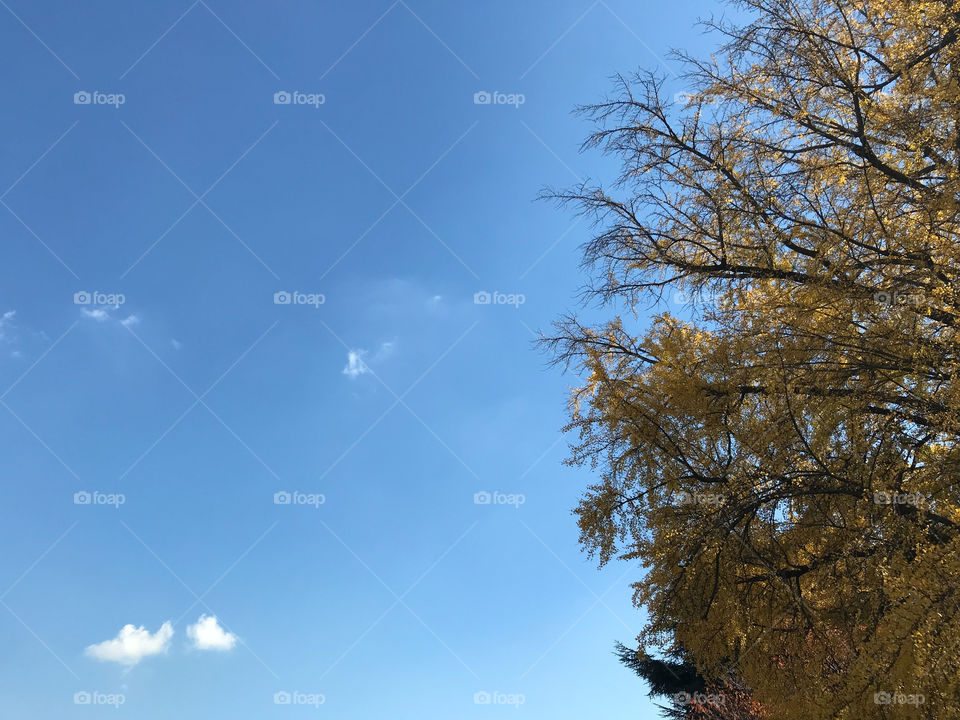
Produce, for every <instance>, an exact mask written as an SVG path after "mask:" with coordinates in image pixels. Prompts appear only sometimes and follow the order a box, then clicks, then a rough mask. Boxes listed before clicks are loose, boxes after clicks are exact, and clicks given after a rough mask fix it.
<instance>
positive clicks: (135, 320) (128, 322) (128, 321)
mask: <svg viewBox="0 0 960 720" xmlns="http://www.w3.org/2000/svg"><path fill="white" fill-rule="evenodd" d="M120 324H121V325H123V326H124V327H133V326H134V325H139V324H140V318H139V317H138V316H136V315H128V316H127V317H126V318H124V319H123V320H121V321H120Z"/></svg>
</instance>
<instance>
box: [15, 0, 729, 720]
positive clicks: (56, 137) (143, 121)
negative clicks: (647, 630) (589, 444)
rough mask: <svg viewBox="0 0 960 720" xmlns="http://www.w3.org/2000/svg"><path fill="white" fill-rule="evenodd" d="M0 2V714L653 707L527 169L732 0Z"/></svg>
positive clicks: (573, 239) (570, 231) (557, 230)
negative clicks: (586, 450)
mask: <svg viewBox="0 0 960 720" xmlns="http://www.w3.org/2000/svg"><path fill="white" fill-rule="evenodd" d="M0 6H2V7H0V56H2V59H3V63H4V67H5V68H6V70H5V72H4V73H3V74H2V77H0V83H2V94H3V97H4V102H3V108H4V110H3V113H2V115H0V157H2V166H0V172H2V175H0V237H2V241H3V244H2V248H3V249H2V253H3V254H2V262H0V403H2V404H0V454H2V458H3V463H2V481H3V502H2V507H3V522H2V523H0V541H2V545H3V548H4V551H3V553H0V603H2V605H0V676H2V678H3V682H0V710H2V712H0V715H2V716H3V718H4V719H5V720H7V719H15V718H30V719H31V720H45V719H48V718H49V719H54V718H57V719H59V718H64V717H94V716H103V717H123V716H126V717H134V718H138V720H141V719H142V720H151V719H153V718H164V719H166V718H171V717H177V718H184V719H185V720H189V719H191V718H220V717H224V718H226V717H243V718H252V719H259V718H274V717H276V718H283V717H336V718H371V717H389V718H416V719H418V720H422V719H423V718H486V717H530V718H550V719H552V720H554V719H558V718H588V717H589V718H593V717H601V718H652V717H655V716H656V709H655V707H654V706H653V705H652V704H651V702H650V701H649V700H648V699H647V698H646V689H645V687H644V686H643V684H642V683H641V682H640V681H639V680H638V679H637V678H635V677H634V676H632V675H631V674H630V673H629V672H628V671H627V670H625V669H623V668H622V667H621V666H620V665H619V664H618V663H617V662H616V660H615V659H614V657H613V655H612V654H611V651H612V646H613V643H614V642H615V641H617V640H620V641H623V642H626V643H629V642H631V641H632V639H633V638H634V636H635V635H636V633H637V632H638V630H639V628H640V624H641V621H642V616H641V615H640V614H639V613H638V611H637V610H636V609H634V608H633V607H632V606H631V603H630V594H631V591H630V588H629V582H630V581H631V580H634V579H636V578H638V577H639V570H638V569H637V568H636V567H635V566H631V565H627V564H624V563H613V564H612V565H611V566H610V567H608V568H605V569H604V570H602V571H598V570H597V568H596V566H595V563H593V562H592V561H590V560H589V559H588V558H587V557H586V556H584V555H583V554H582V553H581V552H580V550H579V548H578V545H577V537H578V533H577V528H576V525H575V520H574V518H573V517H572V516H571V514H570V510H571V509H572V508H573V507H574V506H575V504H576V501H577V497H578V495H579V494H580V493H581V492H582V490H583V488H584V487H585V486H586V485H587V484H588V483H589V482H590V481H591V475H590V472H589V471H588V470H584V469H570V468H566V467H564V466H562V464H561V463H562V460H563V458H564V457H565V453H566V443H565V441H564V438H563V437H562V435H561V428H562V426H563V424H564V421H565V401H566V394H567V387H568V386H569V385H572V384H574V383H575V381H576V380H575V378H573V377H564V376H563V375H561V374H560V373H559V372H558V371H557V370H555V369H552V368H549V367H548V366H547V364H546V358H545V357H544V356H543V355H541V354H539V353H538V351H536V350H535V349H534V348H533V347H532V344H531V343H532V340H533V334H534V332H535V331H536V330H537V329H539V328H546V327H547V326H548V325H549V323H550V322H551V320H552V319H554V318H555V317H557V316H558V315H560V314H561V313H564V312H566V311H569V310H573V309H576V308H577V300H576V291H577V289H578V288H579V286H580V285H581V284H582V282H583V279H584V278H583V276H582V274H581V271H580V270H579V268H578V263H579V246H580V244H581V243H582V242H584V241H585V240H586V239H587V238H588V237H589V232H590V228H589V226H588V224H587V223H586V222H579V223H578V222H577V221H576V218H575V217H574V216H573V214H572V213H571V212H566V211H562V210H561V211H558V210H557V209H556V208H555V207H554V206H552V205H551V204H549V203H543V202H535V197H536V195H537V193H538V191H539V190H540V188H541V187H543V186H545V185H552V186H557V187H564V186H568V185H571V184H576V183H577V182H578V181H579V180H580V179H581V178H587V177H592V178H610V177H612V175H613V173H614V171H615V165H614V164H613V162H612V161H611V160H609V159H604V158H602V157H599V156H597V155H596V154H587V155H580V154H578V147H579V143H580V142H581V141H582V140H583V139H584V137H585V135H586V134H587V132H588V131H589V126H588V125H587V124H586V123H585V122H584V121H583V120H582V119H579V118H575V117H573V116H571V114H570V111H571V110H572V109H573V108H574V107H575V106H576V105H579V104H585V103H590V102H593V101H596V100H599V99H601V97H602V96H603V95H604V94H605V93H606V92H607V91H608V90H609V83H608V78H609V76H610V75H611V74H613V73H615V72H629V71H631V70H633V69H635V68H637V67H640V66H642V67H646V68H654V67H657V66H658V65H659V64H660V60H659V59H658V58H663V57H664V56H665V53H666V51H667V49H668V48H669V47H672V46H674V47H675V46H681V47H686V48H688V49H693V50H701V49H702V47H703V46H704V45H705V43H706V42H708V41H706V40H705V39H704V38H703V37H702V36H701V35H700V32H699V30H697V29H695V28H694V27H693V23H694V21H695V19H696V17H697V16H698V15H701V14H707V13H709V12H710V11H712V10H713V9H715V6H714V4H713V3H710V2H706V1H701V2H690V1H688V2H683V3H663V2H652V1H647V0H644V1H643V2H640V1H636V0H598V1H597V2H592V4H591V0H522V2H516V1H515V0H483V2H479V1H475V2H450V1H449V0H446V1H444V0H400V1H398V2H391V0H362V1H357V2H331V1H320V0H314V1H312V2H306V1H303V0H274V1H273V2H258V3H254V2H248V1H242V2H224V1H223V0H198V1H197V2H194V3H193V4H191V3H190V0H183V1H182V2H170V1H167V0H164V1H162V2H137V3H130V2H120V1H119V0H95V1H93V2H83V3H78V2H73V1H68V0H43V1H41V2H37V1H33V2H29V1H28V0H3V1H2V2H0ZM660 67H661V69H662V70H663V72H666V73H667V74H668V75H669V74H670V72H671V69H670V68H667V67H665V66H662V65H660ZM670 82H671V85H670V87H671V88H672V89H674V90H676V91H681V90H683V89H684V88H683V84H682V81H680V80H678V79H672V80H671V81H670ZM284 93H286V94H284ZM483 93H488V94H483ZM494 93H500V94H494ZM287 100H289V102H285V101H287ZM487 100H489V102H485V101H487ZM294 292H296V293H298V294H295V295H294V294H292V293H294ZM483 292H487V293H491V295H490V296H484V295H480V296H476V294H477V293H483ZM278 293H289V294H279V295H278ZM494 293H496V294H494ZM488 297H489V299H490V300H491V302H490V303H489V304H483V303H482V302H481V303H478V302H475V300H476V299H479V300H481V301H482V300H484V299H488ZM286 300H290V302H289V303H286V302H284V301H286ZM321 301H322V302H321ZM284 492H286V493H291V494H290V495H275V494H276V493H284ZM84 493H87V494H84ZM478 493H481V494H480V495H477V494H478ZM482 493H488V495H483V494H482ZM286 499H290V502H289V503H284V502H282V501H283V500H286ZM484 500H489V502H487V503H484V502H483V501H484ZM214 617H215V618H216V620H214V619H213V618H214ZM166 623H169V624H166ZM127 625H130V626H131V627H129V628H126V629H124V628H125V626H127ZM284 693H288V694H287V695H284ZM484 693H486V694H484ZM278 694H279V695H278ZM286 700H289V703H286V702H285V701H286ZM321 701H322V704H321ZM486 701H489V702H486ZM121 702H122V704H121Z"/></svg>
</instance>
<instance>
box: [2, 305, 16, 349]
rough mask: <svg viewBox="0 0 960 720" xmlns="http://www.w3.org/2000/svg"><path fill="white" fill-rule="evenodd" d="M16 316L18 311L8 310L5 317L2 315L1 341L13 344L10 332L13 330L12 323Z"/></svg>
mask: <svg viewBox="0 0 960 720" xmlns="http://www.w3.org/2000/svg"><path fill="white" fill-rule="evenodd" d="M16 314H17V311H16V310H7V311H6V312H5V313H3V315H0V340H4V341H6V342H11V339H10V337H9V331H10V330H11V329H12V328H13V323H12V322H10V321H11V320H12V319H13V316H14V315H16Z"/></svg>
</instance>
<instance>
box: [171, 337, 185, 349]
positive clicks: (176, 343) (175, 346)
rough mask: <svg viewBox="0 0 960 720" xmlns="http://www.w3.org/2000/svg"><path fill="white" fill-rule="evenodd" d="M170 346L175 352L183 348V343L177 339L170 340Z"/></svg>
mask: <svg viewBox="0 0 960 720" xmlns="http://www.w3.org/2000/svg"><path fill="white" fill-rule="evenodd" d="M170 344H171V345H173V349H174V350H179V349H180V348H182V347H183V343H182V342H180V341H179V340H177V339H176V338H170Z"/></svg>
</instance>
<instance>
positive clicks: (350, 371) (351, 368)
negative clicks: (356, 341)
mask: <svg viewBox="0 0 960 720" xmlns="http://www.w3.org/2000/svg"><path fill="white" fill-rule="evenodd" d="M366 354H367V351H366V350H351V351H350V352H348V353H347V365H346V367H344V368H343V374H344V375H346V376H347V377H348V378H350V379H351V380H354V379H356V378H358V377H360V376H361V375H365V374H367V373H368V372H370V368H368V367H367V364H366V363H365V362H364V361H363V356H364V355H366Z"/></svg>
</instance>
